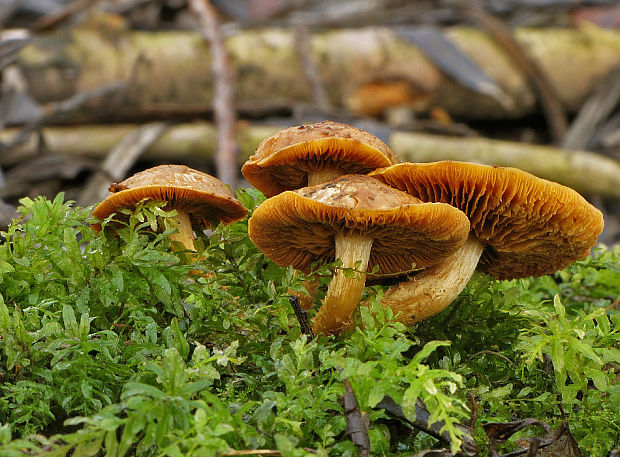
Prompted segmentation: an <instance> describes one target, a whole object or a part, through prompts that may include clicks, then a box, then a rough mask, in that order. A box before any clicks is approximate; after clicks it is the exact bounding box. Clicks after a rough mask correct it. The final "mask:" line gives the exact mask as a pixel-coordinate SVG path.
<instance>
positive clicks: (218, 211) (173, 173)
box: [93, 165, 247, 226]
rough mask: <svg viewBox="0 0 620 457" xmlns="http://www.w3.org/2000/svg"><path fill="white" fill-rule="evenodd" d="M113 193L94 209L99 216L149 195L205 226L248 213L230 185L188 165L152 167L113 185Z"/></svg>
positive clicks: (229, 220) (101, 217) (128, 205)
mask: <svg viewBox="0 0 620 457" xmlns="http://www.w3.org/2000/svg"><path fill="white" fill-rule="evenodd" d="M110 192H111V194H110V195H109V196H108V197H107V198H106V199H105V200H104V201H102V202H101V203H100V204H99V205H98V206H97V207H96V208H95V210H94V211H93V216H95V217H96V218H98V219H101V220H103V219H105V218H106V217H108V216H109V215H110V214H112V213H115V212H117V211H118V210H119V209H121V208H131V207H133V206H135V205H136V204H137V203H138V202H139V201H141V200H143V199H145V198H148V199H151V200H162V201H166V202H168V205H167V207H169V208H174V209H178V210H182V211H185V212H187V213H189V214H190V217H191V219H192V221H193V222H194V223H196V224H199V225H202V226H209V225H210V224H211V221H213V220H220V221H222V222H223V223H225V224H228V223H232V222H235V221H238V220H240V219H243V218H244V217H245V216H246V215H247V210H246V209H245V208H244V206H243V205H242V204H241V202H240V201H239V200H237V199H236V198H234V197H233V195H232V192H231V190H230V189H229V187H228V186H227V185H226V184H224V183H223V182H222V181H220V180H219V179H217V178H214V177H213V176H210V175H208V174H206V173H202V172H200V171H197V170H193V169H192V168H189V167H186V166H184V165H159V166H157V167H153V168H149V169H147V170H144V171H141V172H139V173H136V174H135V175H133V176H131V177H129V178H127V179H125V180H124V181H122V182H120V183H118V184H113V185H112V186H110Z"/></svg>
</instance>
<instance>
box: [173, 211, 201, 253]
mask: <svg viewBox="0 0 620 457" xmlns="http://www.w3.org/2000/svg"><path fill="white" fill-rule="evenodd" d="M177 219H178V221H179V226H178V229H179V232H178V233H173V234H171V235H170V240H171V241H177V242H179V243H181V244H182V245H183V246H184V248H185V249H188V250H190V251H196V248H195V247H194V231H193V230H192V222H191V220H190V218H189V213H188V212H186V211H183V210H180V209H177Z"/></svg>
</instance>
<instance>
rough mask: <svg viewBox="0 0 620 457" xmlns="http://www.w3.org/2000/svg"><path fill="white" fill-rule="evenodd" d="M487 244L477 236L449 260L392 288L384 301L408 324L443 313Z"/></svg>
mask: <svg viewBox="0 0 620 457" xmlns="http://www.w3.org/2000/svg"><path fill="white" fill-rule="evenodd" d="M483 250H484V245H483V244H482V243H481V242H480V241H479V240H478V239H477V238H475V237H474V236H473V235H470V236H469V238H468V240H467V241H466V242H465V244H464V245H463V246H461V248H460V249H459V250H458V251H456V252H455V253H454V254H452V255H451V256H450V257H448V259H446V260H444V261H443V262H440V263H438V264H436V265H433V266H431V267H428V268H426V269H425V270H424V271H422V272H421V273H419V274H418V275H416V276H415V277H414V278H413V279H411V280H409V281H406V282H402V283H400V284H398V285H396V286H394V287H391V288H390V289H388V290H387V291H386V292H385V294H384V295H383V298H382V299H381V304H382V305H383V306H385V307H389V308H391V309H392V311H393V312H394V315H395V316H396V315H398V317H397V320H398V321H400V322H403V323H405V324H413V323H415V322H419V321H422V320H424V319H427V318H429V317H431V316H434V315H435V314H438V313H440V312H441V311H443V310H444V309H446V308H447V307H448V305H450V303H452V301H454V299H455V298H456V297H457V296H458V294H459V293H461V291H462V290H463V289H464V288H465V286H466V285H467V283H468V282H469V279H470V278H471V276H472V274H473V273H474V270H475V269H476V266H477V265H478V260H480V256H481V255H482V251H483Z"/></svg>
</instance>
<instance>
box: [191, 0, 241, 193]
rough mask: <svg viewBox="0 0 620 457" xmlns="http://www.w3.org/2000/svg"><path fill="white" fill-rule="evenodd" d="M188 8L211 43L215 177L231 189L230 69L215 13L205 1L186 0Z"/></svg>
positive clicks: (233, 153)
mask: <svg viewBox="0 0 620 457" xmlns="http://www.w3.org/2000/svg"><path fill="white" fill-rule="evenodd" d="M189 6H190V9H191V11H192V12H193V13H194V14H195V16H196V17H197V19H198V23H199V26H200V30H201V32H202V35H203V38H204V39H205V41H206V42H207V43H209V45H210V46H211V56H212V58H211V65H212V71H213V83H214V98H213V111H214V116H215V124H216V126H217V132H218V135H217V143H218V144H217V155H216V157H215V166H216V169H217V175H218V178H219V179H221V180H222V181H224V182H225V183H226V184H230V186H231V187H232V188H233V189H235V187H236V182H237V168H238V167H237V155H238V152H237V149H238V148H237V143H236V141H235V110H234V100H233V90H232V80H233V71H232V67H231V65H230V58H229V55H228V51H227V50H226V47H225V46H224V40H223V39H222V34H221V31H220V24H219V20H218V18H217V12H216V11H215V9H214V8H213V6H212V5H211V3H210V2H209V0H190V1H189Z"/></svg>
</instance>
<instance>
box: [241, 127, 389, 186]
mask: <svg viewBox="0 0 620 457" xmlns="http://www.w3.org/2000/svg"><path fill="white" fill-rule="evenodd" d="M396 162H397V160H396V156H395V155H394V153H393V152H392V151H391V150H390V148H389V147H388V146H387V145H386V144H385V143H384V142H383V141H381V140H380V139H379V138H377V137H376V136H374V135H372V134H370V133H368V132H366V131H364V130H360V129H358V128H355V127H352V126H350V125H346V124H341V123H338V122H333V121H322V122H318V123H315V124H310V125H300V126H297V127H290V128H287V129H284V130H282V131H280V132H278V133H276V134H275V135H272V136H270V137H269V138H266V139H265V140H263V141H262V142H261V143H260V144H259V145H258V148H257V149H256V152H255V153H254V154H253V155H252V156H251V157H250V158H249V159H248V161H247V162H246V163H245V164H244V165H243V167H242V169H241V172H242V173H243V176H244V177H245V178H246V179H247V180H248V182H249V183H250V184H252V185H253V186H254V187H256V188H257V189H258V190H260V191H261V192H262V193H263V194H265V196H266V197H273V196H274V195H277V194H279V193H280V192H283V191H285V190H295V189H299V188H301V187H304V186H313V185H315V184H320V183H322V182H324V181H327V180H329V179H332V178H335V177H337V176H340V175H344V174H349V173H359V174H365V173H368V172H369V171H371V170H374V169H376V168H380V167H387V166H389V165H392V164H394V163H396Z"/></svg>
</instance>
